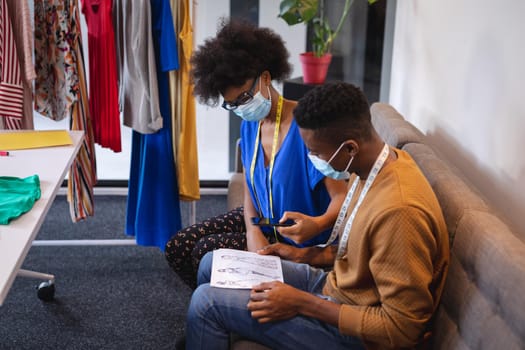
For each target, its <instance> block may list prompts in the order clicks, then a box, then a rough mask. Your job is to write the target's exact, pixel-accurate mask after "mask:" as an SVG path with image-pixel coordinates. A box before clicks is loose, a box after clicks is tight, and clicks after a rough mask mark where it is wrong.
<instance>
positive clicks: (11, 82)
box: [0, 0, 24, 130]
mask: <svg viewBox="0 0 525 350" xmlns="http://www.w3.org/2000/svg"><path fill="white" fill-rule="evenodd" d="M7 11H8V10H7V3H6V0H0V117H2V124H3V125H4V128H5V129H11V130H16V129H22V117H23V108H24V87H23V85H22V74H21V70H20V61H19V59H18V55H17V52H16V45H15V38H14V35H13V29H12V25H11V21H10V19H9V14H8V12H7Z"/></svg>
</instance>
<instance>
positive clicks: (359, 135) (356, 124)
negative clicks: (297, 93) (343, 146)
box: [293, 81, 372, 144]
mask: <svg viewBox="0 0 525 350" xmlns="http://www.w3.org/2000/svg"><path fill="white" fill-rule="evenodd" d="M293 115H294V118H295V121H296V122H297V125H299V127H300V128H302V129H310V130H314V131H315V132H316V134H317V136H318V137H320V138H323V139H324V140H325V141H329V142H330V143H333V144H340V143H341V142H343V141H345V140H348V139H358V140H362V141H366V140H369V139H370V137H371V135H372V122H371V117H370V106H369V104H368V100H367V98H366V96H365V94H364V93H363V92H362V91H361V89H359V88H358V87H356V86H354V85H352V84H349V83H344V82H339V81H336V82H329V83H326V84H324V85H320V86H318V87H315V88H314V89H312V90H310V91H308V92H307V93H306V94H305V95H304V96H303V97H302V98H301V99H299V101H298V103H297V106H296V107H295V109H294V111H293Z"/></svg>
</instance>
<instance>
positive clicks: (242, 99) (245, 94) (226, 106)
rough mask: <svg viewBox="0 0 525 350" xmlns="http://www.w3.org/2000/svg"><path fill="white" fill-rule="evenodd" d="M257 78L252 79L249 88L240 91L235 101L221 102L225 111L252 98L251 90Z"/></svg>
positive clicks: (231, 109) (253, 88)
mask: <svg viewBox="0 0 525 350" xmlns="http://www.w3.org/2000/svg"><path fill="white" fill-rule="evenodd" d="M258 80H259V78H255V79H254V80H253V84H252V87H251V88H250V90H248V91H244V92H242V93H241V94H240V95H239V96H237V98H236V99H235V101H232V102H228V101H224V102H223V103H222V108H224V109H225V110H227V111H233V110H234V109H236V108H237V107H239V106H242V105H245V104H247V103H248V102H250V101H251V100H253V90H255V84H256V83H257V81H258Z"/></svg>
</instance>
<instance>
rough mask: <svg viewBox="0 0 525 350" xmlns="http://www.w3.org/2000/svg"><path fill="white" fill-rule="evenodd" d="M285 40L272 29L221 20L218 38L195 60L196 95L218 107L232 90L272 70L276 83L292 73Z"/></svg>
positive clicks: (200, 50) (201, 49) (202, 48)
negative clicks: (227, 92)
mask: <svg viewBox="0 0 525 350" xmlns="http://www.w3.org/2000/svg"><path fill="white" fill-rule="evenodd" d="M288 57H289V53H288V51H287V50H286V47H285V46H284V41H283V40H282V38H281V37H280V36H279V35H278V34H277V33H275V32H274V31H273V30H271V29H270V28H258V27H256V26H255V25H253V24H251V23H249V22H247V21H244V20H239V19H225V18H222V19H221V23H220V25H219V30H218V32H217V36H216V37H213V38H209V39H207V40H205V41H204V44H202V45H200V46H199V47H198V48H197V50H196V51H195V53H194V54H193V56H192V58H191V65H192V70H191V77H192V79H193V83H194V84H195V88H194V95H195V96H197V97H198V99H199V101H200V102H202V103H204V104H207V105H210V106H216V105H217V104H218V102H219V99H220V96H221V95H223V94H224V92H225V90H226V89H227V88H229V87H238V86H242V85H243V84H245V83H246V81H247V80H248V79H253V78H256V77H257V76H258V75H260V74H261V73H262V72H263V71H265V70H268V71H269V72H270V74H271V76H272V79H273V80H277V81H282V80H284V79H286V78H287V77H288V76H289V75H290V73H291V70H292V67H291V65H290V63H288Z"/></svg>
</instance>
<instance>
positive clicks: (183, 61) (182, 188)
mask: <svg viewBox="0 0 525 350" xmlns="http://www.w3.org/2000/svg"><path fill="white" fill-rule="evenodd" d="M171 8H172V10H173V13H174V16H173V17H174V18H176V20H174V23H175V28H176V30H177V33H179V43H180V46H179V60H180V69H179V70H178V71H172V72H170V75H169V79H170V105H171V119H172V133H173V153H174V154H175V155H176V157H175V164H176V167H177V179H178V182H179V195H180V199H182V200H187V201H194V200H198V199H200V184H199V162H198V155H197V125H196V112H195V97H194V96H193V84H191V83H190V69H191V66H190V58H191V54H192V50H193V30H192V28H191V17H190V1H189V0H171Z"/></svg>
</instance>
